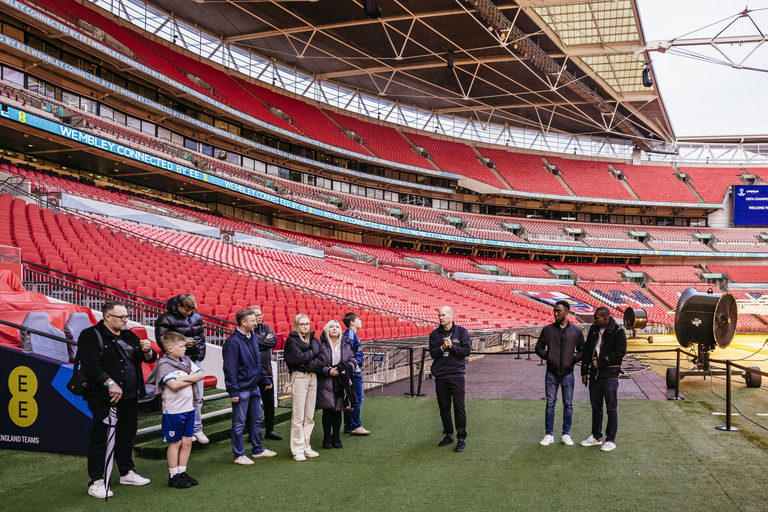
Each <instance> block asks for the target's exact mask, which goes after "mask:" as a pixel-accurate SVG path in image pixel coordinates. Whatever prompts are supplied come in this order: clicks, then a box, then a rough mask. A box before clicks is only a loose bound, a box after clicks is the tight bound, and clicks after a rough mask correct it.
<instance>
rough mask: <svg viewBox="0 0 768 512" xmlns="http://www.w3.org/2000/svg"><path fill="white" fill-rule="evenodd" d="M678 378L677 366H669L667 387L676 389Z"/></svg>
mask: <svg viewBox="0 0 768 512" xmlns="http://www.w3.org/2000/svg"><path fill="white" fill-rule="evenodd" d="M676 380H677V368H667V389H675V381H676Z"/></svg>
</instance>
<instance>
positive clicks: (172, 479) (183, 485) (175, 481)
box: [168, 473, 192, 489]
mask: <svg viewBox="0 0 768 512" xmlns="http://www.w3.org/2000/svg"><path fill="white" fill-rule="evenodd" d="M168 487H173V488H174V489H189V488H190V487H192V482H189V481H187V480H185V479H184V478H181V473H178V474H175V475H173V476H169V477H168Z"/></svg>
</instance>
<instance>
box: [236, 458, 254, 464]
mask: <svg viewBox="0 0 768 512" xmlns="http://www.w3.org/2000/svg"><path fill="white" fill-rule="evenodd" d="M235 464H239V465H241V466H253V461H252V460H251V459H249V458H248V457H246V456H245V455H241V456H239V457H238V458H236V459H235Z"/></svg>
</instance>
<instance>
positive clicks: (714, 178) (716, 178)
mask: <svg viewBox="0 0 768 512" xmlns="http://www.w3.org/2000/svg"><path fill="white" fill-rule="evenodd" d="M679 169H680V172H682V173H685V174H687V175H688V176H690V177H691V185H692V186H693V188H695V189H696V192H698V193H699V195H700V196H701V198H702V199H704V201H706V202H707V203H713V204H719V203H722V202H723V199H725V191H726V190H727V189H728V187H729V186H731V185H740V184H741V181H740V180H739V178H738V177H739V176H741V174H742V173H741V170H740V169H737V168H722V167H720V168H718V167H679Z"/></svg>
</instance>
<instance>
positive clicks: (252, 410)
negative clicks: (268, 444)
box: [232, 388, 264, 459]
mask: <svg viewBox="0 0 768 512" xmlns="http://www.w3.org/2000/svg"><path fill="white" fill-rule="evenodd" d="M237 396H238V398H239V400H238V401H237V402H233V403H232V452H234V454H235V459H237V458H239V457H242V456H243V455H245V447H244V446H243V431H244V430H245V418H246V415H247V416H248V420H249V421H248V428H249V432H248V433H249V434H250V435H251V446H252V449H251V453H252V454H253V455H258V454H260V453H261V452H263V451H264V447H263V446H262V445H261V422H262V419H263V418H264V415H263V414H262V412H261V395H260V394H259V388H256V389H254V390H253V391H241V392H239V393H238V394H237Z"/></svg>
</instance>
